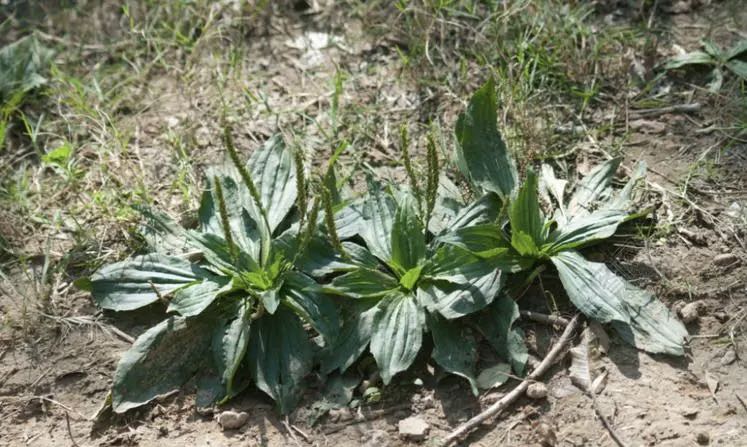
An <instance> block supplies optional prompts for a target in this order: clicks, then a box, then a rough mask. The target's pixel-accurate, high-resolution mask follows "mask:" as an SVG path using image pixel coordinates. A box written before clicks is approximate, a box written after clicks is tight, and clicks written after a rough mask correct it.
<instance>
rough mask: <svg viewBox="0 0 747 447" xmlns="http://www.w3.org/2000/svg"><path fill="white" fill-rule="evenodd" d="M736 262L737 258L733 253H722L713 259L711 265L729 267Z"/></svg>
mask: <svg viewBox="0 0 747 447" xmlns="http://www.w3.org/2000/svg"><path fill="white" fill-rule="evenodd" d="M738 261H739V258H738V257H737V255H735V254H734V253H723V254H720V255H716V256H715V257H714V258H713V263H714V264H716V265H720V266H724V265H731V264H733V263H735V262H738Z"/></svg>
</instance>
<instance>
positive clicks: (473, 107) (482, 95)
mask: <svg viewBox="0 0 747 447" xmlns="http://www.w3.org/2000/svg"><path fill="white" fill-rule="evenodd" d="M497 109H498V100H497V98H496V94H495V85H494V82H493V80H492V78H491V79H490V80H488V82H486V83H485V85H483V86H482V87H481V88H480V89H479V90H477V91H476V92H475V94H474V95H473V96H472V99H471V100H470V102H469V105H468V106H467V110H466V111H464V112H463V113H462V114H460V115H459V118H458V119H457V123H456V137H457V141H458V143H459V145H458V147H457V156H458V158H459V165H460V166H461V167H463V168H464V169H465V170H466V172H464V175H466V176H467V177H468V178H470V179H471V180H472V182H473V183H474V184H476V185H477V186H479V187H480V188H482V189H484V190H486V191H493V192H495V193H497V194H498V195H500V196H501V197H508V196H510V195H511V192H512V191H513V190H514V187H515V186H516V183H517V173H516V166H515V165H514V161H513V160H512V159H511V157H510V155H509V153H508V150H507V149H506V144H505V143H504V142H503V139H502V138H501V134H500V133H499V132H498V126H497V121H498V112H497Z"/></svg>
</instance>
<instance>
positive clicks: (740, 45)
mask: <svg viewBox="0 0 747 447" xmlns="http://www.w3.org/2000/svg"><path fill="white" fill-rule="evenodd" d="M742 53H747V39H742V40H740V41H739V42H737V43H736V45H734V46H733V47H731V48H729V49H728V50H727V51H726V54H725V58H724V59H725V60H727V61H728V60H730V59H734V58H735V57H737V56H739V55H741V54H742Z"/></svg>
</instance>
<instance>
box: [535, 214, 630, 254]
mask: <svg viewBox="0 0 747 447" xmlns="http://www.w3.org/2000/svg"><path fill="white" fill-rule="evenodd" d="M637 217H640V214H634V213H629V212H627V211H620V210H599V211H594V212H592V213H591V214H589V215H585V216H582V217H580V218H577V219H573V220H571V221H570V222H569V223H568V224H567V225H565V226H563V227H561V228H558V229H557V230H556V231H554V232H553V234H551V235H550V241H551V242H549V243H548V244H547V246H546V247H545V248H544V250H546V251H547V253H549V254H550V255H552V254H555V253H558V252H560V251H563V250H568V249H572V248H580V247H583V246H586V245H589V244H592V243H594V242H598V241H600V240H602V239H607V238H608V237H610V236H612V235H614V234H615V232H616V231H617V227H618V226H619V225H620V224H622V223H624V222H627V221H629V220H631V219H635V218H637Z"/></svg>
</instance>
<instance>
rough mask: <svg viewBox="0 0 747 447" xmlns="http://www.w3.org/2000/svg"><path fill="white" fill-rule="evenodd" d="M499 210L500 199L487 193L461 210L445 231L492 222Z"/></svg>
mask: <svg viewBox="0 0 747 447" xmlns="http://www.w3.org/2000/svg"><path fill="white" fill-rule="evenodd" d="M500 208H501V199H500V198H499V197H498V196H497V195H496V194H494V193H492V192H489V193H487V194H484V195H483V196H482V197H480V198H479V199H477V200H476V201H474V202H472V203H471V204H469V205H468V206H466V207H464V208H462V209H461V210H460V211H459V213H458V214H457V215H456V216H455V217H454V220H452V221H451V222H449V226H448V228H447V230H446V231H456V230H459V229H461V228H466V227H470V226H474V225H482V224H486V223H489V222H494V221H495V219H496V218H497V217H498V211H499V210H500Z"/></svg>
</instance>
